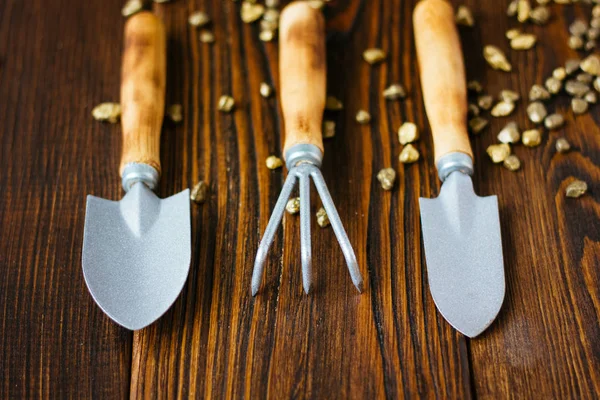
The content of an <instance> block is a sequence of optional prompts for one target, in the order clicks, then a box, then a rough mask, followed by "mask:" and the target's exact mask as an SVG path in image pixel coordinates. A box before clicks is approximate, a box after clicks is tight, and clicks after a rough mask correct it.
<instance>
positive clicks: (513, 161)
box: [502, 154, 521, 171]
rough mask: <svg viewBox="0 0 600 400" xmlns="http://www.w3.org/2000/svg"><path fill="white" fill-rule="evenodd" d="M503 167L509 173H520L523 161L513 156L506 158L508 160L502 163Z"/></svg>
mask: <svg viewBox="0 0 600 400" xmlns="http://www.w3.org/2000/svg"><path fill="white" fill-rule="evenodd" d="M502 165H503V166H504V168H506V169H508V170H509V171H518V170H519V168H521V160H519V157H517V156H515V155H514V154H511V155H510V156H508V157H506V159H505V160H504V161H503V162H502Z"/></svg>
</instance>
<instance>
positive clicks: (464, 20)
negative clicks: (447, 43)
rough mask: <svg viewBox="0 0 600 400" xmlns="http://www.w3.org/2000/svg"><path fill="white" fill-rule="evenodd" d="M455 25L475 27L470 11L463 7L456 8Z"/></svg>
mask: <svg viewBox="0 0 600 400" xmlns="http://www.w3.org/2000/svg"><path fill="white" fill-rule="evenodd" d="M455 19H456V23H457V24H458V25H463V26H473V25H475V18H473V13H471V9H470V8H469V7H467V6H465V5H461V6H458V8H457V10H456V17H455Z"/></svg>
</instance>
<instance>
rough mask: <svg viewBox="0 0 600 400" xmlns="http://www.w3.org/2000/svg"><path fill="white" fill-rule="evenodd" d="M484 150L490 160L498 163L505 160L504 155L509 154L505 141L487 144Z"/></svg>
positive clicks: (508, 147)
mask: <svg viewBox="0 0 600 400" xmlns="http://www.w3.org/2000/svg"><path fill="white" fill-rule="evenodd" d="M486 152H487V154H488V156H490V159H491V160H492V162H494V163H495V164H498V163H501V162H503V161H504V160H506V157H508V156H509V155H510V146H509V145H507V144H506V143H501V144H492V145H489V146H488V148H487V149H486Z"/></svg>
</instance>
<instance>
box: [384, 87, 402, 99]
mask: <svg viewBox="0 0 600 400" xmlns="http://www.w3.org/2000/svg"><path fill="white" fill-rule="evenodd" d="M383 97H384V98H385V99H387V100H398V99H403V98H405V97H406V91H405V90H404V87H403V86H402V85H400V84H398V83H395V84H393V85H390V86H388V87H387V88H385V90H384V91H383Z"/></svg>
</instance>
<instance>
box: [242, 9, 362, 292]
mask: <svg viewBox="0 0 600 400" xmlns="http://www.w3.org/2000/svg"><path fill="white" fill-rule="evenodd" d="M279 32H280V33H279V70H280V74H281V81H280V95H281V97H280V99H281V109H282V111H283V117H284V121H285V144H284V149H283V152H284V158H285V160H286V166H287V168H288V170H289V172H288V176H287V179H286V180H285V184H284V185H283V188H282V189H281V194H280V195H279V199H278V200H277V204H276V205H275V208H274V209H273V214H272V216H271V219H270V220H269V223H268V225H267V229H266V230H265V234H264V237H263V239H262V241H261V242H260V246H259V247H258V254H257V255H256V261H255V262H254V272H253V274H252V295H253V296H254V295H255V294H256V293H257V292H258V289H259V287H260V282H261V279H262V275H263V271H264V266H265V262H266V258H267V253H268V251H269V247H270V246H271V244H272V243H273V239H274V238H275V233H276V231H277V228H278V227H279V224H280V223H281V219H282V218H283V214H284V212H285V205H286V202H287V200H288V199H289V197H290V195H291V193H292V190H293V189H294V186H295V184H296V181H299V187H300V248H301V258H302V280H303V286H304V291H305V292H306V293H308V292H309V291H310V289H311V284H312V254H311V253H312V251H311V239H310V218H311V212H310V178H311V177H312V179H313V181H314V184H315V187H316V188H317V192H318V193H319V196H320V197H321V201H322V202H323V207H324V208H325V211H326V212H327V216H328V217H329V220H330V222H331V226H332V228H333V231H334V233H335V235H336V237H337V239H338V241H339V243H340V246H341V248H342V252H343V254H344V257H345V259H346V263H347V264H348V270H349V271H350V276H351V278H352V282H353V283H354V285H355V286H356V287H357V289H358V290H359V292H360V291H362V288H363V280H362V277H361V275H360V270H359V269H358V263H357V261H356V256H355V255H354V250H353V249H352V245H351V244H350V240H349V239H348V235H346V231H345V230H344V226H343V225H342V221H341V220H340V216H339V215H338V212H337V210H336V209H335V205H334V203H333V200H332V199H331V195H330V194H329V190H328V189H327V185H326V184H325V180H324V179H323V175H322V174H321V171H320V169H319V168H320V167H321V162H322V160H323V140H322V133H321V124H322V119H323V110H324V108H325V93H326V92H325V91H326V82H325V81H326V59H325V21H324V18H323V15H322V14H321V12H320V11H318V10H316V9H314V8H312V7H311V6H310V5H309V4H308V3H306V2H293V3H291V4H289V5H288V6H287V7H285V9H284V10H283V12H282V13H281V19H280V26H279Z"/></svg>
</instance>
